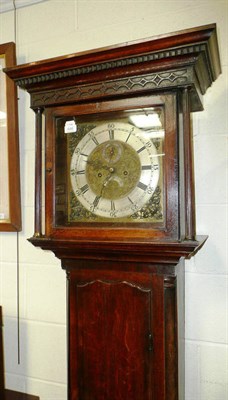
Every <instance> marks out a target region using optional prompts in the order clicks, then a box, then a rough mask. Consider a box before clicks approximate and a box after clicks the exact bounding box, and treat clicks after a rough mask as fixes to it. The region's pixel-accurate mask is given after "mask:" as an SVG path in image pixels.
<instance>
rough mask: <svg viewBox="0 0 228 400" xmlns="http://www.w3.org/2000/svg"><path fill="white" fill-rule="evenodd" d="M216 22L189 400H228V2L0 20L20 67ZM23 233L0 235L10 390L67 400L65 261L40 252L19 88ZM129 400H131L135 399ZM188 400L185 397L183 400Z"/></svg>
mask: <svg viewBox="0 0 228 400" xmlns="http://www.w3.org/2000/svg"><path fill="white" fill-rule="evenodd" d="M214 22H215V23H217V29H218V38H219V46H220V52H221V61H222V71H223V72H222V75H221V76H220V77H219V78H218V80H217V81H216V82H215V83H214V84H213V87H212V88H210V89H209V90H208V92H207V94H206V96H205V98H204V104H205V111H204V112H202V113H195V114H194V115H193V127H194V147H195V180H196V206H197V207H196V211H197V227H198V228H197V231H198V233H199V234H209V239H208V241H207V243H206V244H205V246H204V248H203V249H202V250H201V251H200V252H199V253H198V255H196V257H195V258H194V259H192V260H190V261H188V262H186V400H226V399H228V391H227V390H228V389H227V377H228V370H227V365H228V350H227V348H228V344H227V342H228V338H227V336H228V331H227V329H228V328H227V324H228V321H227V318H228V317H227V315H228V309H227V308H228V303H227V296H228V281H227V280H228V275H227V274H228V267H227V264H228V260H227V257H228V247H227V243H228V212H227V202H228V199H227V198H228V165H227V163H228V161H227V160H228V144H227V141H228V117H227V114H228V79H227V76H228V72H227V71H228V54H227V49H228V3H227V1H226V0H225V1H223V0H217V1H214V0H198V1H195V0H190V1H187V0H177V1H175V0H161V1H158V0H115V1H114V0H47V1H44V2H42V3H38V4H36V5H33V6H29V7H25V8H20V9H18V10H17V11H16V30H15V25H14V13H13V12H10V11H9V12H6V13H4V14H0V43H6V42H9V41H15V38H16V45H17V62H18V64H21V63H25V62H32V61H36V60H41V59H45V58H50V57H55V56H60V55H64V54H69V53H75V52H78V51H83V50H87V49H93V48H96V47H103V46H108V45H112V44H115V43H120V42H127V41H130V40H134V39H140V38H145V37H149V36H154V35H158V34H162V33H168V32H173V31H177V30H180V29H186V28H190V27H195V26H199V25H204V24H208V23H214ZM19 126H20V153H21V185H22V215H23V230H22V232H21V233H19V237H18V240H19V269H20V275H19V289H20V291H19V298H20V364H18V354H17V353H18V344H17V342H18V335H17V235H16V234H15V233H0V304H1V305H2V306H3V311H4V341H5V364H6V386H7V388H9V389H12V390H18V391H25V392H27V393H31V394H34V395H35V394H36V395H39V396H40V399H41V400H66V398H67V394H66V379H67V378H66V326H65V319H66V289H65V287H66V284H65V273H64V272H63V271H62V270H61V266H60V262H59V261H58V260H57V259H56V258H55V257H54V256H53V255H52V254H51V253H49V252H44V251H42V250H40V249H37V248H35V247H33V246H32V245H31V244H30V243H29V242H28V241H27V238H28V237H31V236H32V235H33V214H34V209H33V198H34V145H35V142H34V115H33V112H32V111H31V110H30V109H29V96H28V95H27V94H26V93H25V92H23V91H21V90H19ZM129 400H130V399H129ZM180 400H182V399H180Z"/></svg>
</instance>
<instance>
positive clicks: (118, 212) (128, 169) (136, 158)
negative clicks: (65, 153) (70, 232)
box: [70, 122, 159, 218]
mask: <svg viewBox="0 0 228 400" xmlns="http://www.w3.org/2000/svg"><path fill="white" fill-rule="evenodd" d="M147 135H148V133H146V132H144V131H143V130H141V129H139V128H136V127H134V126H132V125H130V124H128V123H120V122H113V123H106V124H102V125H98V126H97V127H96V128H94V129H93V130H91V131H90V132H88V133H87V134H86V135H85V136H84V137H83V139H82V140H81V141H80V142H79V143H78V145H77V147H76V148H75V150H74V153H73V156H72V160H71V167H70V171H71V172H70V174H71V184H72V188H73V191H74V193H75V195H76V197H77V199H78V200H79V201H80V203H81V204H82V205H83V206H84V207H85V208H86V209H87V210H88V211H90V212H92V213H94V214H95V215H97V216H100V217H106V218H121V217H129V216H130V215H132V214H134V213H135V212H136V211H139V210H140V209H141V208H142V207H143V206H144V205H145V204H146V203H147V202H148V201H149V199H150V198H151V197H152V195H153V193H154V191H155V189H156V186H157V184H158V179H159V162H158V155H157V152H156V148H155V146H154V144H153V143H152V141H151V140H150V138H148V137H147Z"/></svg>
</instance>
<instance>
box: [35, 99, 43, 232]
mask: <svg viewBox="0 0 228 400" xmlns="http://www.w3.org/2000/svg"><path fill="white" fill-rule="evenodd" d="M34 111H35V113H36V150H35V151H36V154H35V160H36V164H35V232H34V237H40V236H42V113H43V109H42V108H40V107H38V108H37V109H35V110H34Z"/></svg>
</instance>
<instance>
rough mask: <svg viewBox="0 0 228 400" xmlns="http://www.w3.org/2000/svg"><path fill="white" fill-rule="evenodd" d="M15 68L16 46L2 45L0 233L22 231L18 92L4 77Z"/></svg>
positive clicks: (0, 53) (13, 84) (0, 88)
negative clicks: (5, 70)
mask: <svg viewBox="0 0 228 400" xmlns="http://www.w3.org/2000/svg"><path fill="white" fill-rule="evenodd" d="M14 65H16V50H15V43H13V42H9V43H4V44H0V232H13V231H20V230H21V198H20V161H19V132H18V108H17V88H16V85H15V83H14V82H13V81H12V80H11V79H10V78H8V77H7V75H6V74H5V73H4V68H8V67H12V66H14Z"/></svg>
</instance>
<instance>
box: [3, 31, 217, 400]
mask: <svg viewBox="0 0 228 400" xmlns="http://www.w3.org/2000/svg"><path fill="white" fill-rule="evenodd" d="M220 72H221V71H220V61H219V53H218V44H217V36H216V26H215V25H213V24H212V25H208V26H202V27H198V28H194V29H188V30H185V31H181V32H177V33H173V34H168V35H163V36H158V37H156V38H150V39H145V40H140V41H137V42H132V43H128V44H121V45H117V46H112V47H108V48H103V49H96V50H93V51H88V52H83V53H78V54H72V55H68V56H66V57H58V58H54V59H49V60H43V61H39V62H35V63H31V64H24V65H20V66H17V67H15V68H10V69H7V70H6V73H7V74H8V76H9V77H11V78H12V79H13V80H14V81H15V82H16V83H17V85H19V86H20V87H22V88H24V89H25V90H27V91H28V92H29V93H30V95H31V107H32V109H33V110H34V112H35V116H36V178H35V185H36V187H35V194H36V195H35V232H34V236H33V237H32V238H30V239H29V240H30V241H31V243H32V244H33V245H35V246H40V247H42V248H43V249H45V250H46V249H47V250H52V251H53V252H54V253H55V254H56V256H57V257H58V258H59V259H60V260H61V264H62V268H64V269H65V270H66V273H67V280H68V292H69V293H68V294H69V296H68V298H69V313H68V332H69V351H68V353H69V361H68V372H69V382H68V388H69V390H68V400H120V399H129V400H139V399H143V400H178V399H179V400H183V399H184V345H183V339H184V265H183V263H181V264H180V263H179V261H180V259H181V258H188V257H190V256H192V255H193V254H195V253H196V252H197V251H198V250H199V249H200V247H201V246H202V245H203V243H204V241H205V240H206V237H197V236H196V227H195V201H194V172H193V161H192V159H193V154H192V135H191V126H190V114H191V112H194V111H200V110H202V109H203V105H202V97H203V95H204V93H205V92H206V90H207V88H208V87H209V86H210V85H211V84H212V82H213V81H214V80H215V79H216V78H217V77H218V75H219V74H220ZM43 120H44V121H45V135H44V132H43V125H44V124H43ZM43 146H44V148H45V160H44V163H43V159H42V147H43ZM43 164H44V168H43V167H42V165H43ZM43 180H45V193H42V182H43ZM43 198H45V212H44V213H42V203H43ZM43 226H44V228H42V227H43Z"/></svg>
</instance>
